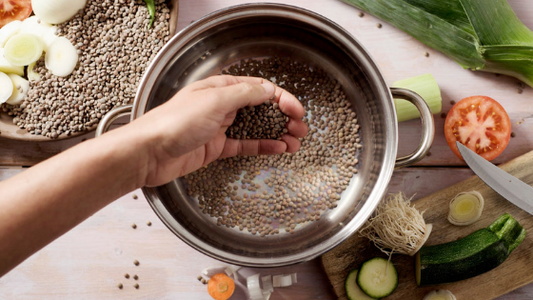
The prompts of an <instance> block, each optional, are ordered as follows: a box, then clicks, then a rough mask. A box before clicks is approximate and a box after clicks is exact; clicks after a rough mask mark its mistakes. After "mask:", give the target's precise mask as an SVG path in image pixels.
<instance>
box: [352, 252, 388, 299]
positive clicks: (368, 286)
mask: <svg viewBox="0 0 533 300" xmlns="http://www.w3.org/2000/svg"><path fill="white" fill-rule="evenodd" d="M357 284H358V285H359V287H360V288H361V290H362V291H363V292H364V293H365V294H367V295H368V296H370V297H372V298H376V299H379V298H383V297H386V296H388V295H390V294H391V293H392V292H393V291H394V290H395V289H396V287H397V286H398V272H396V268H395V267H394V265H393V264H392V263H391V262H390V261H388V260H386V259H384V258H381V257H375V258H372V259H369V260H367V261H365V262H364V263H363V264H362V265H361V268H360V269H359V273H358V274H357Z"/></svg>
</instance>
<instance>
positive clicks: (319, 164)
mask: <svg viewBox="0 0 533 300" xmlns="http://www.w3.org/2000/svg"><path fill="white" fill-rule="evenodd" d="M222 73H223V74H231V75H237V76H257V77H263V78H267V79H269V80H272V81H273V82H275V83H276V84H277V85H278V86H280V87H281V88H284V89H285V90H287V91H289V92H290V93H292V94H294V95H295V96H296V97H297V98H298V99H299V100H300V101H301V103H302V105H303V106H304V109H305V111H306V114H307V115H306V116H305V117H304V118H303V121H304V123H306V124H307V125H308V126H309V133H308V134H307V136H306V137H304V138H302V139H300V140H301V148H300V151H298V152H296V153H294V154H289V153H285V154H283V155H276V156H246V157H232V158H226V159H222V160H217V161H215V162H213V163H211V164H209V165H207V166H206V167H205V168H201V169H199V170H197V171H195V172H193V173H191V174H188V175H186V176H185V177H184V183H185V185H186V188H187V192H188V194H189V195H190V196H192V197H194V198H196V199H197V201H198V207H199V208H200V210H201V211H202V212H203V213H204V214H207V215H209V216H211V217H213V218H214V220H215V222H216V224H217V225H218V226H225V227H228V228H235V230H239V231H244V232H248V233H250V234H252V235H257V236H261V237H265V236H268V235H275V234H280V233H285V232H286V233H288V234H293V233H295V232H297V231H298V229H299V228H301V227H302V226H304V225H305V224H308V223H310V222H315V221H319V220H320V219H321V215H322V214H323V213H324V212H326V211H327V210H329V209H334V208H335V207H336V202H337V201H339V200H340V199H341V193H342V192H343V191H344V190H345V189H346V188H347V187H348V185H349V183H350V180H351V178H352V177H353V176H354V175H355V174H356V173H357V169H356V168H355V167H356V165H357V164H358V163H359V160H358V159H357V156H358V153H359V151H360V149H361V148H362V145H361V136H360V132H359V129H360V126H359V125H358V124H357V114H356V112H355V111H354V110H353V109H352V107H351V104H350V102H349V100H348V98H347V96H346V94H345V93H344V91H343V90H342V87H341V85H340V84H339V83H338V82H337V81H336V80H334V79H333V78H331V77H330V76H329V75H328V74H327V73H326V72H325V71H323V70H321V69H319V68H316V67H311V66H309V65H307V64H304V63H301V62H298V61H296V60H293V59H290V58H279V57H271V58H266V59H263V60H255V59H249V60H242V61H240V63H238V64H235V65H232V66H230V67H229V68H227V69H226V70H224V71H223V72H222ZM274 104H277V103H266V104H265V105H266V107H262V108H259V110H261V111H262V113H266V114H270V113H271V112H272V114H275V112H274V111H273V110H272V109H277V108H278V107H274ZM255 109H258V108H257V107H256V108H255ZM255 109H254V110H255ZM241 113H242V116H244V115H247V116H248V117H242V118H240V119H239V120H237V119H236V120H235V122H234V123H233V124H232V127H235V128H236V129H237V130H238V128H245V127H246V128H248V130H246V136H248V135H249V134H250V132H252V134H253V135H254V136H255V137H253V138H257V137H262V138H276V137H271V135H270V133H269V132H267V133H266V134H265V131H268V128H269V127H268V126H271V124H276V122H272V123H266V122H262V121H258V120H260V119H261V118H264V116H261V115H258V114H257V111H252V110H251V109H250V110H249V111H247V112H241ZM250 114H254V115H250ZM280 121H282V118H280ZM285 122H286V120H285ZM241 123H242V125H241ZM250 123H251V124H250ZM265 124H269V125H265ZM265 126H266V127H268V128H265ZM237 127H238V128H237ZM274 127H275V125H274ZM279 127H280V128H281V129H285V127H286V123H285V124H283V123H281V124H279ZM276 129H279V128H277V127H276ZM281 132H283V131H281ZM233 134H235V131H234V132H233ZM239 136H240V137H243V136H244V133H242V132H241V134H239ZM213 178H214V180H211V179H213ZM260 183H261V184H260ZM265 192H266V193H265Z"/></svg>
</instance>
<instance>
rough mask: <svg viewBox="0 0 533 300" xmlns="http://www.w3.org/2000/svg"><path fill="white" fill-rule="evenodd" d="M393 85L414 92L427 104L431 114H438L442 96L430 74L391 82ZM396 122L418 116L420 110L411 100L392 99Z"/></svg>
mask: <svg viewBox="0 0 533 300" xmlns="http://www.w3.org/2000/svg"><path fill="white" fill-rule="evenodd" d="M392 86H393V87H399V88H405V89H409V90H412V91H413V92H416V93H417V94H418V95H420V96H421V97H422V98H424V100H425V101H426V103H427V104H428V105H429V109H430V110H431V113H432V114H438V113H440V112H441V109H442V97H441V94H440V89H439V85H438V84H437V81H436V80H435V78H434V77H433V75H431V74H424V75H419V76H415V77H411V78H407V79H403V80H400V81H396V82H394V83H393V84H392ZM394 106H395V107H396V115H397V117H398V122H403V121H407V120H411V119H416V118H419V117H420V112H419V111H418V109H417V108H416V106H414V104H412V103H411V102H409V101H407V100H403V99H394Z"/></svg>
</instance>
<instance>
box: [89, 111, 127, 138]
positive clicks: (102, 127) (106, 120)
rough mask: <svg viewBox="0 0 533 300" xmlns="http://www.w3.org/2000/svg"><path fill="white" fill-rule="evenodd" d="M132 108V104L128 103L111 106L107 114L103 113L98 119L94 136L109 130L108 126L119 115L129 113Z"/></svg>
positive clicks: (122, 115)
mask: <svg viewBox="0 0 533 300" xmlns="http://www.w3.org/2000/svg"><path fill="white" fill-rule="evenodd" d="M132 110H133V105H132V104H128V105H124V106H117V107H115V108H113V109H112V110H110V111H108V112H107V114H105V115H104V117H103V118H102V120H100V123H98V126H97V127H96V133H95V135H96V137H99V136H101V135H102V134H104V133H106V132H107V131H108V130H109V127H110V126H111V124H113V122H115V120H116V119H118V118H120V117H124V116H127V115H130V114H131V111H132Z"/></svg>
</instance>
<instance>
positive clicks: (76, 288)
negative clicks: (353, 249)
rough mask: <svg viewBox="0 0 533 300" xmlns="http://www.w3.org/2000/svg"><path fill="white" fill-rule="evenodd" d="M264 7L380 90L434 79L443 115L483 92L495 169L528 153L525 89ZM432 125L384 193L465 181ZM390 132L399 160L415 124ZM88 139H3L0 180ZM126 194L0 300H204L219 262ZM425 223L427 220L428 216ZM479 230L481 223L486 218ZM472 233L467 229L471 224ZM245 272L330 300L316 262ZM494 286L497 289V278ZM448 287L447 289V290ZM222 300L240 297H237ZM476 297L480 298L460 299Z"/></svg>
mask: <svg viewBox="0 0 533 300" xmlns="http://www.w3.org/2000/svg"><path fill="white" fill-rule="evenodd" d="M249 2H264V1H263V0H216V1H212V0H182V1H180V2H179V18H178V22H177V28H176V30H177V31H179V30H181V29H183V28H185V27H186V26H188V25H189V24H190V23H191V22H193V21H195V20H198V19H199V18H201V17H203V16H205V15H206V14H209V13H212V12H214V11H216V10H218V9H221V8H225V7H229V6H232V5H240V4H244V3H249ZM269 2H277V3H284V4H289V5H296V6H299V7H303V8H306V9H309V10H311V11H314V12H316V13H319V14H321V15H324V16H325V17H327V18H329V19H331V20H332V21H334V22H336V23H337V24H339V26H341V27H343V28H344V29H346V31H348V32H349V33H350V34H352V35H353V36H354V37H355V38H356V39H357V40H358V41H359V42H360V43H361V44H362V45H363V46H364V47H365V49H366V50H367V51H368V52H369V53H370V55H371V56H372V57H373V59H374V60H375V62H376V64H377V65H379V67H380V69H381V72H382V74H383V77H384V78H385V80H386V82H388V83H389V84H391V83H392V82H394V81H396V80H400V79H404V78H408V77H412V76H416V75H420V74H424V73H431V74H433V75H434V77H435V78H436V80H437V82H438V84H439V86H440V87H441V90H442V96H443V113H444V114H445V113H447V112H448V110H449V109H450V108H451V106H452V101H457V100H459V99H461V98H464V97H467V96H471V95H476V94H484V95H488V96H491V97H493V98H495V99H497V100H498V101H499V102H500V103H501V104H502V105H503V106H504V107H505V109H506V110H507V112H508V113H509V116H510V118H511V121H512V130H513V132H514V133H515V137H514V138H512V139H511V142H510V144H509V147H508V148H507V149H506V150H505V151H504V153H502V155H501V156H500V157H498V158H497V159H496V160H495V163H502V162H505V161H508V160H510V159H512V158H515V157H517V156H519V155H522V154H524V153H527V152H528V151H530V150H531V149H533V101H532V99H533V89H532V88H530V87H525V88H523V89H521V93H518V89H519V88H520V84H519V82H518V81H517V80H516V79H514V78H511V77H507V76H503V75H502V76H497V75H495V74H491V73H483V72H471V71H467V70H464V69H462V68H461V67H460V66H459V65H457V64H456V63H455V62H453V61H452V60H450V59H449V58H447V57H445V56H444V55H442V54H441V53H439V52H438V51H435V50H433V49H430V48H429V47H427V46H425V45H423V44H422V43H420V42H419V41H417V40H415V39H414V38H412V37H410V36H409V35H407V34H405V33H404V32H402V31H400V30H398V29H396V28H394V27H393V26H391V25H389V24H387V23H385V22H383V21H381V20H379V19H377V18H375V17H373V16H371V15H368V14H365V16H364V17H362V18H361V17H359V16H358V14H359V11H358V10H357V9H354V8H353V7H350V6H348V5H346V4H344V3H342V2H341V1H339V0H320V1H309V0H271V1H269ZM508 2H509V3H510V4H511V6H512V7H513V9H514V11H515V12H516V13H517V15H518V17H519V18H520V19H521V20H522V21H523V22H524V23H525V24H526V26H528V27H529V28H530V29H533V18H532V17H531V16H533V2H532V1H524V0H508ZM176 8H177V7H176ZM379 23H380V24H382V25H383V26H382V27H380V28H378V26H377V24H379ZM425 52H428V53H429V57H426V56H425V55H424V54H425ZM435 123H436V132H435V142H434V144H433V146H432V149H431V153H430V155H429V156H427V157H425V158H424V159H423V160H422V161H420V162H419V163H418V164H417V165H416V166H414V167H409V168H404V169H400V170H396V171H395V172H394V175H393V177H392V179H391V182H390V185H389V191H390V192H397V191H403V192H404V193H406V194H407V195H413V194H415V193H416V197H417V198H422V197H426V196H428V195H430V194H432V193H433V192H436V191H438V190H440V189H444V188H446V187H448V186H450V185H453V184H456V183H457V182H459V181H461V180H464V179H467V178H469V177H471V176H472V175H473V173H472V172H471V171H470V169H468V168H465V165H464V163H463V162H461V160H459V159H458V158H457V157H455V155H454V154H453V153H452V152H451V151H450V150H449V148H448V146H447V144H446V141H445V140H444V134H443V124H444V118H443V117H441V116H440V115H436V116H435ZM399 131H400V132H399V137H400V143H399V154H400V155H403V154H407V153H409V152H410V151H412V150H413V149H414V148H416V145H417V144H418V140H419V138H420V125H419V122H418V121H416V120H414V121H409V122H403V123H401V124H400V126H399ZM93 136H94V134H93V133H88V134H86V135H84V136H81V137H76V138H73V139H68V140H61V141H46V142H34V141H33V142H25V141H18V140H12V139H8V138H2V135H1V134H0V180H5V179H6V178H9V177H11V176H13V175H14V174H17V173H19V172H20V171H21V170H22V169H20V166H31V165H34V164H36V163H38V162H40V161H42V160H44V159H46V158H48V157H50V156H53V155H55V154H57V153H59V152H61V151H64V150H65V149H68V148H69V147H72V146H74V145H76V144H77V143H79V142H81V141H82V140H84V139H88V138H92V137H93ZM5 166H13V168H11V167H7V168H6V167H5ZM51 180H53V178H51ZM133 193H135V194H137V195H138V196H139V199H138V200H137V201H134V200H132V194H133ZM133 193H131V194H128V195H125V196H124V197H122V198H120V199H118V200H117V201H115V202H114V203H112V204H110V205H109V206H108V207H106V208H104V209H103V210H101V211H100V212H98V213H97V214H95V215H94V216H92V217H91V218H89V219H88V220H86V221H85V222H83V223H82V224H80V225H79V226H77V227H76V228H74V229H73V230H71V231H70V232H69V233H67V234H66V235H64V236H62V237H61V238H59V239H58V240H56V241H54V242H53V243H52V244H50V245H48V246H47V247H45V248H44V249H42V250H41V251H39V252H38V253H37V254H35V255H34V256H32V257H31V258H29V259H28V260H27V261H25V262H24V263H22V264H21V265H20V266H18V267H17V268H15V269H14V270H13V271H11V272H10V273H9V274H7V275H5V276H3V277H2V278H0V299H2V300H3V299H10V300H11V299H17V300H18V299H39V300H72V299H76V300H78V299H91V300H92V299H149V300H152V299H191V300H208V299H210V297H209V296H208V295H207V293H206V289H205V286H203V285H202V284H201V283H200V282H198V280H197V279H196V276H197V275H198V273H199V272H200V271H201V270H202V269H203V268H205V267H207V266H210V265H213V264H218V262H217V261H215V260H213V259H211V258H209V257H207V256H205V255H203V254H201V253H199V252H197V251H194V250H193V249H192V248H190V247H189V246H187V245H186V244H185V243H183V242H181V241H180V240H179V239H178V238H176V237H175V236H174V235H172V234H171V232H170V231H169V230H168V229H167V228H165V227H164V225H163V224H162V223H160V222H159V220H157V218H156V216H155V214H154V213H153V211H152V210H151V209H150V207H149V206H148V204H147V203H146V200H145V199H144V197H143V196H142V195H141V192H140V191H135V192H133ZM446 202H447V200H446ZM426 215H427V216H429V214H428V213H427V214H426ZM148 220H150V221H151V222H152V223H153V225H152V226H151V227H147V226H145V222H146V221H148ZM485 222H486V223H487V224H488V223H490V220H485ZM132 223H136V224H137V225H138V228H137V229H136V230H133V229H132V228H131V224H132ZM478 225H480V224H477V223H476V225H475V226H478ZM472 228H474V227H472ZM434 233H436V232H434ZM467 233H468V232H465V233H464V234H465V235H466V234H467ZM529 238H530V237H528V239H529ZM523 246H524V245H521V247H523ZM519 250H520V247H519V248H518V249H517V250H516V251H515V252H514V253H513V254H512V255H511V258H513V256H514V255H517V253H520V252H517V251H519ZM378 254H379V253H378ZM133 259H138V260H139V261H140V262H141V265H140V266H139V267H135V266H134V265H133V264H132V260H133ZM524 262H525V263H524V266H522V268H523V269H526V270H527V269H529V270H531V263H533V258H531V259H530V260H529V261H527V260H524ZM502 266H504V265H502ZM502 266H501V267H502ZM252 271H258V272H259V271H260V272H261V273H263V272H268V273H271V274H279V273H286V272H298V284H296V285H294V286H292V287H289V288H279V289H276V291H275V292H274V294H273V295H272V297H271V300H284V299H285V300H289V299H290V300H299V299H336V298H337V297H336V296H335V294H334V293H333V290H332V288H331V284H330V282H329V280H328V277H326V274H325V272H324V271H323V269H322V266H321V262H320V260H319V259H315V260H312V261H309V262H306V263H302V264H299V265H295V266H290V267H286V268H274V269H266V270H252ZM126 272H128V273H129V274H130V275H132V274H138V275H139V277H140V279H139V284H140V289H139V290H135V289H134V288H133V282H132V281H131V279H130V280H129V281H126V279H124V277H123V275H124V273H126ZM410 276H411V274H409V276H408V277H410ZM406 278H407V277H406ZM491 279H492V278H491ZM119 282H122V283H123V284H124V289H123V290H119V289H118V288H117V287H116V284H117V283H119ZM496 283H498V284H503V285H505V284H506V283H505V282H503V281H502V280H501V279H500V278H497V280H496V281H495V282H494V284H496ZM513 286H515V285H513ZM456 288H458V287H453V290H454V292H456ZM468 288H470V287H467V289H468ZM506 289H510V288H509V287H507V288H506ZM491 297H495V295H493V296H491ZM231 299H232V300H244V299H247V298H246V296H245V295H244V294H243V293H238V294H236V295H235V296H234V297H232V298H231ZM404 299H414V300H417V299H418V300H419V299H422V297H415V296H414V295H408V296H407V297H405V298H404ZM477 299H481V300H485V299H487V298H483V297H478V296H474V297H467V298H464V297H463V298H459V300H477ZM526 299H528V300H529V299H533V284H529V285H526V286H524V287H522V288H518V289H516V290H514V291H512V292H510V293H508V294H505V295H503V296H500V297H498V300H526Z"/></svg>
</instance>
